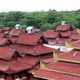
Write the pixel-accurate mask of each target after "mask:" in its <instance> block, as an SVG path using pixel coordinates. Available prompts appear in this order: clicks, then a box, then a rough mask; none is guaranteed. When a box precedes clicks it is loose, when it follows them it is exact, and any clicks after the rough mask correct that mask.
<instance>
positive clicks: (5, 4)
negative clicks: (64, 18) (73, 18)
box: [0, 0, 80, 12]
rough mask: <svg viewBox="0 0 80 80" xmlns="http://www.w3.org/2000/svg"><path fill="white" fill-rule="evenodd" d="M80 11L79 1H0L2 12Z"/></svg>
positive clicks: (0, 10)
mask: <svg viewBox="0 0 80 80" xmlns="http://www.w3.org/2000/svg"><path fill="white" fill-rule="evenodd" d="M49 9H55V10H57V11H60V10H77V9H80V0H0V12H2V11H4V12H5V11H40V10H45V11H47V10H49Z"/></svg>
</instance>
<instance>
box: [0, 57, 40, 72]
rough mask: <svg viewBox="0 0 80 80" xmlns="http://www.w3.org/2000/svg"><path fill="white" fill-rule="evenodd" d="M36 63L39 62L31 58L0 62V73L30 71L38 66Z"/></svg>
mask: <svg viewBox="0 0 80 80" xmlns="http://www.w3.org/2000/svg"><path fill="white" fill-rule="evenodd" d="M38 62H39V60H38V59H37V58H36V57H32V56H25V57H22V58H17V59H13V60H10V61H3V60H0V71H2V72H5V73H16V72H19V71H22V70H28V69H31V68H33V67H34V66H35V65H36V64H38Z"/></svg>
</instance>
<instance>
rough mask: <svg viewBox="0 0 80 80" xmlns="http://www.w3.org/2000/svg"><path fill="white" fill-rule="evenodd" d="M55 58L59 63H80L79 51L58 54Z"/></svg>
mask: <svg viewBox="0 0 80 80" xmlns="http://www.w3.org/2000/svg"><path fill="white" fill-rule="evenodd" d="M57 56H58V58H59V60H61V61H67V62H74V63H80V51H70V52H68V53H64V52H60V53H59V54H58V55H57Z"/></svg>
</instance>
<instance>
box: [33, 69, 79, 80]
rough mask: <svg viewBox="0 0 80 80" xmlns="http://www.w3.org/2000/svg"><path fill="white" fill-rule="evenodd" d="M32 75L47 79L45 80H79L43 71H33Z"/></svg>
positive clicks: (74, 77)
mask: <svg viewBox="0 0 80 80" xmlns="http://www.w3.org/2000/svg"><path fill="white" fill-rule="evenodd" d="M32 73H33V75H34V77H37V78H42V79H47V80H79V79H80V77H76V76H70V75H65V74H62V73H58V72H54V71H49V70H45V69H38V70H34V71H33V72H32Z"/></svg>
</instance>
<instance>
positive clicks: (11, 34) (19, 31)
mask: <svg viewBox="0 0 80 80" xmlns="http://www.w3.org/2000/svg"><path fill="white" fill-rule="evenodd" d="M22 33H24V31H23V30H21V29H15V28H14V29H12V30H11V31H10V32H9V35H10V36H19V35H20V34H22Z"/></svg>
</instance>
